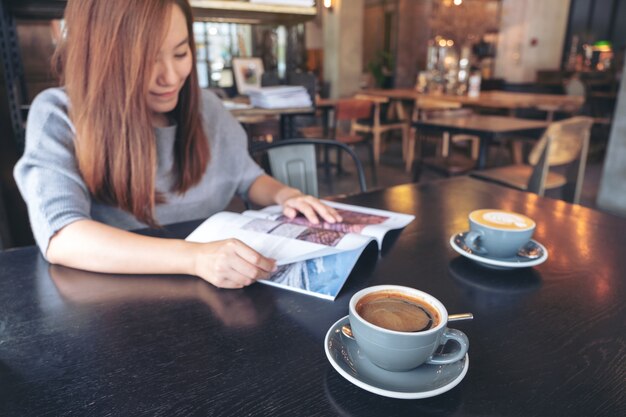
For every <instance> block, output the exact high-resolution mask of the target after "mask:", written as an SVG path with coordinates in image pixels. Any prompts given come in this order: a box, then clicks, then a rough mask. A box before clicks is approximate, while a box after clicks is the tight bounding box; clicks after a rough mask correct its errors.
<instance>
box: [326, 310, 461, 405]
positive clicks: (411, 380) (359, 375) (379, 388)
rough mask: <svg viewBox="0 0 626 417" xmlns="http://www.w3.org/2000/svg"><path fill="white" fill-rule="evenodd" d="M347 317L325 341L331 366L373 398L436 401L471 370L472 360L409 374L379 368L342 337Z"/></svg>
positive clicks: (331, 328)
mask: <svg viewBox="0 0 626 417" xmlns="http://www.w3.org/2000/svg"><path fill="white" fill-rule="evenodd" d="M348 323H349V321H348V316H345V317H343V318H342V319H340V320H339V321H337V322H336V323H335V324H333V325H332V326H331V327H330V329H329V330H328V333H326V338H325V339H324V350H325V351H326V356H327V357H328V360H329V361H330V364H331V365H332V366H333V368H335V370H336V371H337V372H339V374H340V375H341V376H343V377H344V378H346V379H347V380H348V381H350V382H352V383H353V384H354V385H356V386H358V387H361V388H363V389H364V390H366V391H369V392H373V393H374V394H378V395H382V396H385V397H391V398H402V399H418V398H428V397H434V396H435V395H439V394H442V393H444V392H446V391H449V390H451V389H452V388H454V387H456V386H457V385H458V384H459V382H461V381H462V380H463V378H464V377H465V374H466V373H467V369H468V368H469V356H468V355H467V354H466V355H465V358H463V359H461V360H460V361H458V362H454V363H450V364H447V365H428V364H424V365H422V366H419V367H417V368H415V369H412V370H410V371H406V372H392V371H387V370H385V369H382V368H379V367H378V366H376V365H374V364H373V363H372V362H370V361H369V359H367V358H366V357H365V356H364V355H363V354H362V353H361V352H360V350H359V347H358V345H357V344H356V341H354V340H353V339H350V338H348V337H346V336H344V335H343V333H341V327H342V326H343V325H344V324H348Z"/></svg>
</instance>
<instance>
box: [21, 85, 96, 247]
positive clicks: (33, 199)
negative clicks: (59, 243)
mask: <svg viewBox="0 0 626 417" xmlns="http://www.w3.org/2000/svg"><path fill="white" fill-rule="evenodd" d="M74 135H75V132H74V127H73V125H72V123H71V121H70V119H69V116H68V99H67V95H66V94H65V92H64V91H63V90H62V89H49V90H46V91H44V92H42V93H41V94H39V95H38V96H37V97H36V98H35V100H34V101H33V103H32V105H31V109H30V112H29V115H28V121H27V125H26V147H25V150H24V154H23V156H22V157H21V159H20V160H19V161H18V163H17V164H16V165H15V169H14V172H13V175H14V177H15V181H16V182H17V185H18V188H19V190H20V193H21V194H22V197H23V198H24V201H25V202H26V205H27V206H28V214H29V218H30V224H31V228H32V231H33V235H34V237H35V241H36V242H37V245H38V246H39V249H40V250H41V252H42V253H43V255H44V256H45V255H46V251H47V249H48V244H49V242H50V238H51V237H52V236H53V235H54V234H55V233H57V232H58V231H59V230H61V229H62V228H63V227H65V226H67V225H68V224H70V223H73V222H75V221H77V220H81V219H87V218H90V214H89V213H90V207H91V198H90V194H89V191H88V189H87V186H86V185H85V183H84V181H83V180H82V177H81V175H80V173H79V171H78V165H77V161H76V156H75V151H74Z"/></svg>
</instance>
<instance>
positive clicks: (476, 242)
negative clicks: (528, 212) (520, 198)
mask: <svg viewBox="0 0 626 417" xmlns="http://www.w3.org/2000/svg"><path fill="white" fill-rule="evenodd" d="M469 224H470V230H469V232H468V233H467V234H466V235H465V244H466V245H467V246H468V247H469V248H470V249H471V250H472V251H474V252H475V253H477V254H479V255H486V256H489V257H493V258H511V257H513V256H515V255H516V254H517V252H518V251H519V250H520V248H522V247H523V246H524V245H525V244H527V243H528V241H530V239H531V238H532V236H533V233H534V231H535V226H536V225H535V222H534V221H533V220H532V219H531V218H530V217H528V216H524V215H523V214H519V213H513V212H511V211H505V210H497V209H481V210H474V211H472V212H471V213H470V214H469Z"/></svg>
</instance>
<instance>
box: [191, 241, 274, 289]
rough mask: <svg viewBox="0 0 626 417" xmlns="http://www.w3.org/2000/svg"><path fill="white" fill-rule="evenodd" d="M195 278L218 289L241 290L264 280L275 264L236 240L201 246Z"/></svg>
mask: <svg viewBox="0 0 626 417" xmlns="http://www.w3.org/2000/svg"><path fill="white" fill-rule="evenodd" d="M197 259H198V260H197V261H196V275H198V276H199V277H201V278H202V279H204V280H205V281H208V282H210V283H212V284H213V285H215V286H217V287H220V288H242V287H244V286H247V285H250V284H252V283H253V282H255V281H256V280H257V279H264V278H267V277H268V276H269V274H270V273H271V272H272V271H273V270H274V269H275V265H276V262H275V261H274V260H272V259H269V258H266V257H264V256H263V255H261V254H259V253H258V252H256V251H255V250H254V249H252V248H251V247H249V246H248V245H246V244H245V243H243V242H241V241H239V240H237V239H227V240H223V241H218V242H212V243H206V244H202V245H201V247H200V253H199V254H198V258H197Z"/></svg>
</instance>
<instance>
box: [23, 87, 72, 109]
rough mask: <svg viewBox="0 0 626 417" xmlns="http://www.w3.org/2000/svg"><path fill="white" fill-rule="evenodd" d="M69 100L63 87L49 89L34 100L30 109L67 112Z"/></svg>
mask: <svg viewBox="0 0 626 417" xmlns="http://www.w3.org/2000/svg"><path fill="white" fill-rule="evenodd" d="M68 107H69V98H68V96H67V93H66V92H65V88H63V87H53V88H47V89H45V90H43V91H41V92H40V93H39V94H37V96H35V99H34V100H33V102H32V104H31V105H30V108H31V109H33V108H36V109H46V108H48V109H62V110H65V112H67V109H68Z"/></svg>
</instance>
